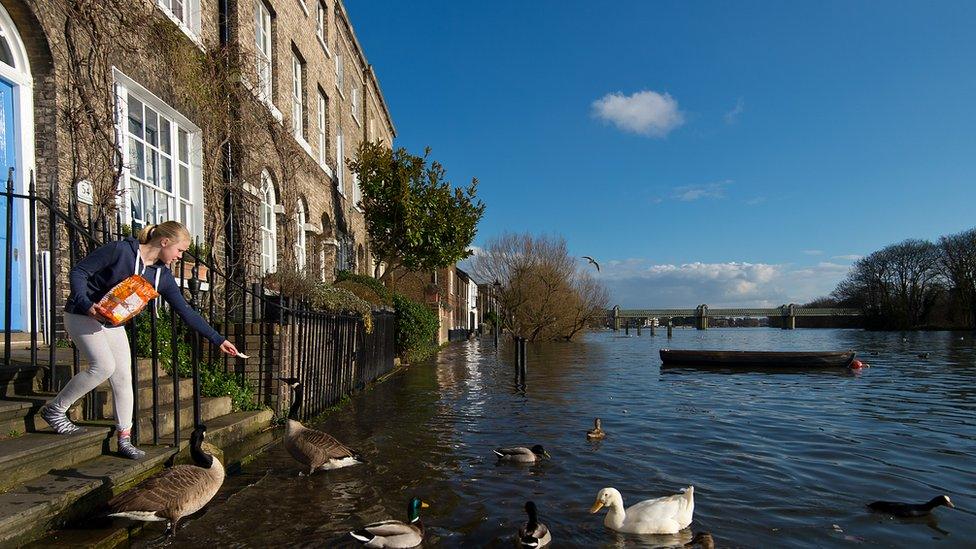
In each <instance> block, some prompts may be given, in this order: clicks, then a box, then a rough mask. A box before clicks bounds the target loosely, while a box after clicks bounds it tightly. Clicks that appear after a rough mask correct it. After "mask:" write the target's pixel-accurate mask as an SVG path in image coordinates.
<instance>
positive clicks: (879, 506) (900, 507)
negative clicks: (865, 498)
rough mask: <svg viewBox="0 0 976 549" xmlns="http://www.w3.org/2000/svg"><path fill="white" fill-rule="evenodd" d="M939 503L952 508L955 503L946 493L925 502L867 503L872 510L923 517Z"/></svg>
mask: <svg viewBox="0 0 976 549" xmlns="http://www.w3.org/2000/svg"><path fill="white" fill-rule="evenodd" d="M940 505H945V506H946V507H948V508H950V509H952V508H954V507H955V505H953V504H952V500H950V499H949V496H947V495H944V494H943V495H941V496H936V497H934V498H932V499H930V500H929V501H927V502H926V503H899V502H897V501H875V502H872V503H869V504H868V507H870V508H871V509H872V510H873V511H878V512H881V513H888V514H889V515H894V516H896V517H902V518H910V517H924V516H927V515H928V514H929V513H931V512H932V510H933V509H935V508H936V507H938V506H940Z"/></svg>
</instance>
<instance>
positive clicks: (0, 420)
mask: <svg viewBox="0 0 976 549" xmlns="http://www.w3.org/2000/svg"><path fill="white" fill-rule="evenodd" d="M33 406H34V403H33V402H29V401H19V400H0V439H4V438H13V437H17V436H20V435H22V434H24V433H26V432H27V416H28V415H29V414H30V412H31V408H33Z"/></svg>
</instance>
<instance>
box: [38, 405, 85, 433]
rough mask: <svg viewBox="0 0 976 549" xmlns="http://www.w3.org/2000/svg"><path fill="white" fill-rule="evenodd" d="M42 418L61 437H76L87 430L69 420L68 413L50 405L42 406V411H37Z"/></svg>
mask: <svg viewBox="0 0 976 549" xmlns="http://www.w3.org/2000/svg"><path fill="white" fill-rule="evenodd" d="M37 413H38V414H39V415H40V416H41V419H43V420H44V421H46V422H47V424H48V425H50V426H51V428H52V429H54V432H55V433H57V434H59V435H74V434H77V433H84V432H85V428H84V427H80V426H78V425H75V424H74V423H72V422H71V420H70V419H68V414H67V413H66V412H59V411H57V410H55V409H54V408H51V406H50V405H48V404H45V405H44V406H41V409H40V410H38V411H37Z"/></svg>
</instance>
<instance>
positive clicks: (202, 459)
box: [190, 437, 213, 469]
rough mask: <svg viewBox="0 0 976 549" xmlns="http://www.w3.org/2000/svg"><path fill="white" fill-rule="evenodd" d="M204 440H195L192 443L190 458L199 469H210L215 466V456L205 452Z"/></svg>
mask: <svg viewBox="0 0 976 549" xmlns="http://www.w3.org/2000/svg"><path fill="white" fill-rule="evenodd" d="M202 444H203V438H202V437H201V438H195V439H194V440H193V441H192V442H191V443H190V457H191V458H193V463H196V464H197V465H198V466H199V467H203V468H204V469H209V468H210V467H212V466H213V456H212V455H210V454H208V453H206V452H204V451H203V446H202Z"/></svg>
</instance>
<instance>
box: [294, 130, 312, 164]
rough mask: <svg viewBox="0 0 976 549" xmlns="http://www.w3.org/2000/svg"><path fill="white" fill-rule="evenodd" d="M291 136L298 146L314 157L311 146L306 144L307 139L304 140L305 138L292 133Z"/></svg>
mask: <svg viewBox="0 0 976 549" xmlns="http://www.w3.org/2000/svg"><path fill="white" fill-rule="evenodd" d="M293 137H294V138H295V141H297V142H298V146H299V147H301V148H302V150H304V151H305V152H306V153H308V155H309V156H311V157H312V158H313V159H314V158H315V156H314V155H313V154H312V146H311V145H309V144H308V141H305V138H304V137H302V136H300V135H294V136H293Z"/></svg>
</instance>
